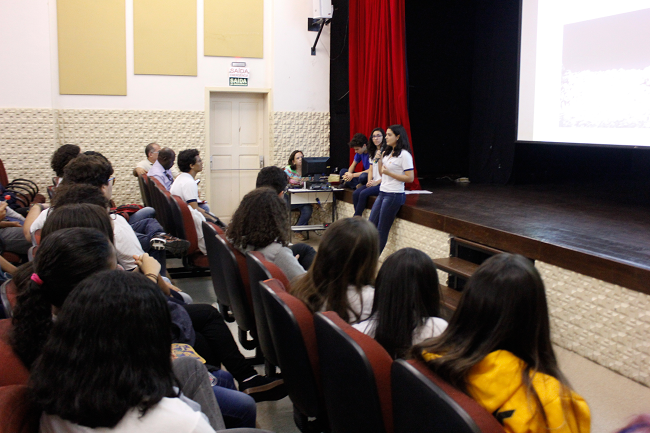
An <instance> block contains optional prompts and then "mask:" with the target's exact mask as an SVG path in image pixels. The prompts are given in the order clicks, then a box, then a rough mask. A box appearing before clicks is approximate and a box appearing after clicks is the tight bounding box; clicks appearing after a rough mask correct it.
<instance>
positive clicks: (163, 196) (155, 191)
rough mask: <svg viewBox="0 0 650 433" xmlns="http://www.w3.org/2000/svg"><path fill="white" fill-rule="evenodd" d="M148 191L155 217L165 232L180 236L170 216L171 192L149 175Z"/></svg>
mask: <svg viewBox="0 0 650 433" xmlns="http://www.w3.org/2000/svg"><path fill="white" fill-rule="evenodd" d="M148 179H149V193H150V195H151V204H152V205H153V206H152V207H153V208H154V209H155V210H156V219H157V220H158V221H159V222H160V224H161V225H162V226H163V228H164V229H165V232H167V233H169V234H170V235H172V236H176V237H179V238H180V237H182V236H179V234H178V228H177V227H176V225H175V224H174V219H173V216H172V205H171V194H170V193H169V191H167V190H166V189H165V187H164V186H163V185H162V184H161V183H160V181H159V180H158V179H156V178H153V177H149V178H148Z"/></svg>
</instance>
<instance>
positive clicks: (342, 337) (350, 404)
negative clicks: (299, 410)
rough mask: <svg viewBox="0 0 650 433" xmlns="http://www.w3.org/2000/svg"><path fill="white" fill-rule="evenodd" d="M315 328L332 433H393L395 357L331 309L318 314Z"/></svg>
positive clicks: (315, 317)
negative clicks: (392, 380)
mask: <svg viewBox="0 0 650 433" xmlns="http://www.w3.org/2000/svg"><path fill="white" fill-rule="evenodd" d="M314 327H315V329H316V341H317V342H318V359H319V364H320V372H321V377H322V378H323V379H324V380H323V394H324V396H325V404H326V406H327V413H328V414H329V419H330V425H331V427H332V432H333V433H339V432H341V433H342V432H358V433H364V432H368V433H371V432H373V433H378V432H386V433H392V432H393V409H392V398H391V383H390V369H391V365H392V364H393V359H392V358H391V357H390V355H389V354H388V353H387V352H386V350H384V348H383V347H381V345H380V344H379V343H377V342H376V341H375V340H374V339H373V338H371V337H369V336H367V335H365V334H363V333H361V332H359V331H357V330H356V329H354V328H353V327H352V326H350V325H349V324H348V323H347V322H345V321H344V320H343V319H341V318H340V317H339V316H338V314H336V313H334V312H332V311H327V312H325V313H316V314H315V315H314ZM325 378H326V380H325Z"/></svg>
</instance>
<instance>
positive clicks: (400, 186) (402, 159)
mask: <svg viewBox="0 0 650 433" xmlns="http://www.w3.org/2000/svg"><path fill="white" fill-rule="evenodd" d="M409 151H410V146H409V138H408V135H407V133H406V130H405V129H404V127H403V126H402V125H392V126H391V127H389V128H388V129H386V150H385V151H384V152H382V158H381V160H380V161H379V163H378V164H377V165H378V168H379V173H380V174H381V176H382V178H381V179H382V180H381V185H380V187H379V196H378V197H377V200H375V204H374V205H373V206H372V211H370V221H371V222H372V223H373V224H374V225H375V226H376V227H377V230H378V231H379V254H381V252H382V251H383V250H384V247H385V246H386V242H387V241H388V233H389V232H390V227H391V226H392V225H393V221H395V217H396V216H397V212H399V210H400V208H401V207H402V205H403V204H404V202H405V201H406V194H404V184H405V183H409V182H413V176H414V174H413V157H412V156H411V154H410V153H409Z"/></svg>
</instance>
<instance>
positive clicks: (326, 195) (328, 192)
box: [287, 188, 343, 232]
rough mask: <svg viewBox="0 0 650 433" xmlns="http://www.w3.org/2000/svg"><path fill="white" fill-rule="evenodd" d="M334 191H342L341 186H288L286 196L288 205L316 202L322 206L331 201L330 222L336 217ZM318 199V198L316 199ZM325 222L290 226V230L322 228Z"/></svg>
mask: <svg viewBox="0 0 650 433" xmlns="http://www.w3.org/2000/svg"><path fill="white" fill-rule="evenodd" d="M336 191H343V189H341V188H329V189H325V190H312V189H306V188H290V189H288V190H287V197H288V201H289V205H292V204H309V203H318V200H320V204H321V205H322V206H324V205H325V204H327V203H330V202H331V203H332V222H334V221H335V219H336V194H334V193H335V192H336ZM317 199H318V200H317ZM289 214H291V206H289ZM325 227H326V226H325V224H312V225H306V226H291V230H292V231H298V232H300V231H310V230H324V229H325Z"/></svg>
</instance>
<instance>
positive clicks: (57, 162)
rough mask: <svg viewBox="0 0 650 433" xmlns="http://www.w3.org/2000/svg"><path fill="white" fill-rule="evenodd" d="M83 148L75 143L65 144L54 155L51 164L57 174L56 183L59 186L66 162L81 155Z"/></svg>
mask: <svg viewBox="0 0 650 433" xmlns="http://www.w3.org/2000/svg"><path fill="white" fill-rule="evenodd" d="M80 152H81V149H80V148H79V146H77V145H75V144H64V145H63V146H61V147H59V148H58V149H57V150H56V151H55V152H54V154H53V155H52V161H51V163H50V166H51V167H52V170H54V173H55V174H56V176H57V179H56V182H55V184H56V185H57V186H58V185H59V184H60V183H61V181H62V180H63V169H64V168H65V166H66V164H68V163H69V162H70V161H72V160H73V159H75V158H76V157H77V156H79V153H80Z"/></svg>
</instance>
